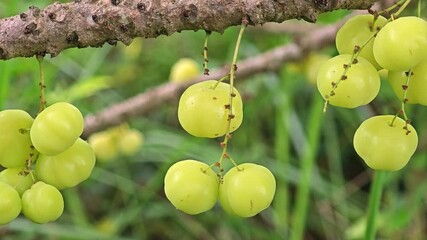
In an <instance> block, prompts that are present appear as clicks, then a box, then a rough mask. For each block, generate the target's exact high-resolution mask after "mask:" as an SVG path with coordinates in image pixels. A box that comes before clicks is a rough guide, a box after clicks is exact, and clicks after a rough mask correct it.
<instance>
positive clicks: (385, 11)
mask: <svg viewBox="0 0 427 240" xmlns="http://www.w3.org/2000/svg"><path fill="white" fill-rule="evenodd" d="M405 1H406V0H400V1H398V2H396V3H395V4H393V5H391V6H390V7H388V8H386V9H384V10H382V11H380V12H378V14H383V13H388V12H390V11H391V10H393V9H395V8H397V7H399V6H401V5H402V4H403V3H404V2H405Z"/></svg>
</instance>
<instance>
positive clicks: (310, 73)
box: [303, 53, 331, 85]
mask: <svg viewBox="0 0 427 240" xmlns="http://www.w3.org/2000/svg"><path fill="white" fill-rule="evenodd" d="M330 58H331V57H330V56H329V55H326V54H319V53H311V54H310V55H308V56H307V58H306V59H305V60H304V63H303V66H304V68H303V69H304V74H305V76H306V77H307V80H308V81H309V82H310V83H311V84H313V85H315V84H316V81H317V73H318V72H319V69H320V66H322V64H323V63H324V62H326V61H328V60H329V59H330Z"/></svg>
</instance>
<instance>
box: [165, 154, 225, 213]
mask: <svg viewBox="0 0 427 240" xmlns="http://www.w3.org/2000/svg"><path fill="white" fill-rule="evenodd" d="M164 183H165V185H164V189H165V194H166V197H167V198H168V199H169V201H170V202H171V203H172V204H173V205H174V206H175V207H176V208H177V209H179V210H181V211H183V212H185V213H188V214H192V215H194V214H199V213H202V212H205V211H208V210H209V209H211V208H213V206H214V205H215V203H216V201H217V199H218V187H219V186H218V184H219V179H218V176H217V175H216V173H215V172H214V171H213V170H212V169H211V168H210V167H209V166H208V165H207V164H206V163H203V162H199V161H196V160H182V161H179V162H176V163H175V164H173V165H172V166H171V167H170V168H169V169H168V171H167V173H166V176H165V179H164Z"/></svg>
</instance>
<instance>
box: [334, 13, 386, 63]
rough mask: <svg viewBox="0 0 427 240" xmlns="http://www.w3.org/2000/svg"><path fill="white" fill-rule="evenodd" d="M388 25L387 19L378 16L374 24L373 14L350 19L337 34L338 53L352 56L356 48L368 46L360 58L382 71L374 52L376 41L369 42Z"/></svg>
mask: <svg viewBox="0 0 427 240" xmlns="http://www.w3.org/2000/svg"><path fill="white" fill-rule="evenodd" d="M386 23H387V19H386V18H384V17H383V16H378V18H377V20H376V21H375V22H374V16H373V15H371V14H364V15H357V16H354V17H352V18H350V19H349V20H348V21H347V22H346V23H345V24H344V25H343V26H342V27H341V28H340V30H338V32H337V36H336V41H335V43H336V46H337V50H338V52H339V53H340V54H352V53H353V52H354V47H355V46H359V47H362V46H363V45H365V44H366V45H365V46H364V48H363V49H362V51H361V52H360V56H361V57H363V58H365V59H366V60H368V61H369V62H370V63H371V64H372V65H374V67H376V68H377V69H381V66H380V65H379V64H378V63H377V61H376V60H375V57H374V52H373V50H372V48H373V45H374V39H371V40H370V41H369V42H367V41H368V40H369V39H370V38H371V37H372V36H373V35H374V34H375V33H376V32H377V28H378V27H383V26H384V25H385V24H386Z"/></svg>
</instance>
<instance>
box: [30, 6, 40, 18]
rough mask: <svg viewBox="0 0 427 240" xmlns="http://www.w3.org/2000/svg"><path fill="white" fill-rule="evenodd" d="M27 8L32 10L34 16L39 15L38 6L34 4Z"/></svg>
mask: <svg viewBox="0 0 427 240" xmlns="http://www.w3.org/2000/svg"><path fill="white" fill-rule="evenodd" d="M29 9H30V10H31V11H32V12H33V16H34V17H38V16H39V15H40V8H38V7H36V6H30V7H29Z"/></svg>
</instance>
